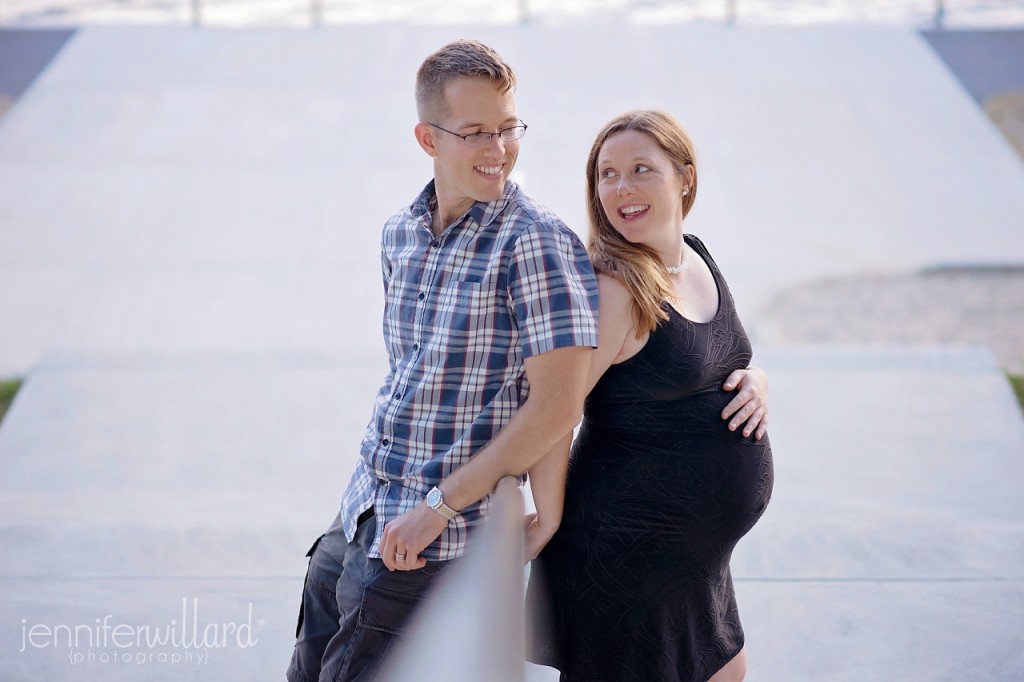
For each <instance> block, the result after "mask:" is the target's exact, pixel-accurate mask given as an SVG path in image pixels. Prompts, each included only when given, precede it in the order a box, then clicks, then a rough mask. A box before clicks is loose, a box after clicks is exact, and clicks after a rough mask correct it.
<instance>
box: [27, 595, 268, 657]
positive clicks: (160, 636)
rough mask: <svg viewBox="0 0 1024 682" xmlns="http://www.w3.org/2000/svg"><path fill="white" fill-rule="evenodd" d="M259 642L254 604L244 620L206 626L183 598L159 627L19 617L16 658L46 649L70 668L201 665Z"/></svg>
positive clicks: (109, 617) (194, 603) (111, 619)
mask: <svg viewBox="0 0 1024 682" xmlns="http://www.w3.org/2000/svg"><path fill="white" fill-rule="evenodd" d="M260 622H262V621H260ZM258 641H259V637H258V636H257V635H256V634H255V633H254V632H253V622H252V602H250V603H249V605H248V609H247V611H246V613H245V618H244V620H234V621H205V620H203V619H202V618H201V617H200V614H199V599H198V598H195V597H194V598H192V599H191V600H190V599H188V598H187V597H183V598H182V600H181V616H180V618H179V617H177V615H175V617H173V618H171V619H170V620H168V621H166V622H161V623H159V624H157V625H152V624H148V625H137V624H132V623H125V622H119V621H118V619H117V618H116V617H115V616H114V615H113V614H110V613H108V614H106V615H104V616H102V617H100V618H96V619H95V622H94V623H79V624H75V625H71V624H67V623H61V624H49V623H29V621H28V619H27V618H22V619H21V650H20V652H19V653H25V652H31V651H33V650H44V649H52V650H57V651H61V653H64V652H66V654H67V658H68V662H69V663H70V664H71V665H80V664H83V665H87V664H112V663H116V664H129V665H144V664H148V663H164V664H170V665H205V664H206V663H208V662H209V660H210V654H211V652H215V651H216V650H218V649H227V648H230V647H237V648H239V649H248V648H250V647H253V646H255V645H256V643H257V642H258Z"/></svg>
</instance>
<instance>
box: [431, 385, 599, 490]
mask: <svg viewBox="0 0 1024 682" xmlns="http://www.w3.org/2000/svg"><path fill="white" fill-rule="evenodd" d="M564 398H565V400H564V401H558V400H548V401H542V400H534V399H533V398H532V397H531V399H530V400H527V401H526V403H525V404H524V405H523V406H522V407H521V408H520V409H519V411H518V412H516V414H515V415H514V416H513V417H512V419H511V420H509V423H508V424H506V425H505V428H503V429H502V430H501V431H499V432H498V435H497V436H495V437H494V439H493V440H491V442H490V443H488V444H487V445H486V446H484V447H483V448H482V449H481V450H480V452H479V453H477V455H476V456H475V457H473V458H472V459H471V460H469V461H468V462H466V463H465V464H463V465H462V466H461V467H459V468H458V469H457V470H456V471H454V472H453V473H452V474H451V475H450V476H448V477H447V478H445V480H444V481H443V482H442V483H441V485H440V488H441V491H442V492H443V494H444V499H445V502H446V503H447V504H448V505H449V506H451V507H453V508H455V509H462V508H463V507H466V506H468V505H470V504H473V503H474V502H476V501H477V500H480V499H482V498H483V497H485V496H487V495H488V494H490V493H491V492H493V490H494V487H495V486H496V485H497V483H498V481H499V480H500V479H501V478H502V477H503V476H519V475H522V474H523V473H525V472H526V471H527V470H528V469H529V468H530V467H531V466H533V465H534V464H536V463H537V462H539V461H540V460H541V459H542V458H543V457H544V456H545V455H547V454H548V453H549V452H551V450H552V449H553V448H554V447H555V446H556V445H558V443H559V442H560V441H561V440H562V439H563V438H565V437H566V435H567V434H569V433H571V432H572V430H573V428H574V427H575V426H576V424H577V423H579V420H580V415H581V414H582V407H583V398H582V397H575V398H574V397H570V396H564ZM551 403H554V404H551Z"/></svg>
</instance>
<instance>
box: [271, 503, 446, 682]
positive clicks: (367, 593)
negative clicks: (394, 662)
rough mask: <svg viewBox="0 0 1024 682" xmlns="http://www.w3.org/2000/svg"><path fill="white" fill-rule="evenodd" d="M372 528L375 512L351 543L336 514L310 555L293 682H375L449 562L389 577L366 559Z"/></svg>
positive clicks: (291, 672) (291, 668) (291, 667)
mask: <svg viewBox="0 0 1024 682" xmlns="http://www.w3.org/2000/svg"><path fill="white" fill-rule="evenodd" d="M375 528H376V519H375V517H374V516H373V513H372V512H370V511H368V512H366V513H364V514H363V516H361V517H360V518H359V525H358V528H357V530H356V536H355V539H354V540H353V541H352V542H351V543H349V542H348V541H346V539H345V531H344V530H343V529H342V524H341V514H339V515H338V517H337V518H336V519H335V520H334V523H333V524H331V527H330V529H328V531H327V533H326V534H324V535H323V536H321V537H320V538H319V539H318V540H317V541H316V542H315V543H314V544H313V547H311V548H310V550H309V553H308V556H309V557H310V559H309V570H308V572H307V573H306V584H305V587H304V588H303V590H302V606H301V609H300V611H299V624H298V628H297V630H296V633H295V637H296V641H295V651H294V652H293V653H292V661H291V665H289V666H288V680H289V682H341V681H343V680H344V681H346V682H347V681H355V680H362V681H365V680H371V679H373V677H374V675H375V674H376V673H377V671H378V669H379V668H380V665H381V663H382V662H383V661H384V658H385V656H386V655H387V653H388V649H389V648H390V647H391V645H392V643H393V642H394V640H395V635H397V634H399V633H400V632H401V629H402V627H403V626H404V625H405V624H406V623H407V621H408V619H409V617H410V616H411V614H412V613H413V611H414V610H415V607H416V606H417V604H419V603H420V601H421V600H422V598H423V597H424V595H425V594H426V593H427V592H428V591H429V589H430V588H431V587H432V586H433V584H434V583H435V582H436V580H437V578H438V577H439V576H440V575H442V574H443V573H444V572H445V570H447V568H448V566H449V564H451V563H452V562H450V561H429V562H427V565H426V566H425V567H423V568H421V569H419V570H416V571H394V572H392V571H389V570H388V569H387V568H386V567H385V566H384V562H383V561H381V560H380V559H371V558H370V557H368V556H367V555H366V553H367V550H368V549H369V547H370V545H371V544H372V542H373V536H374V530H375Z"/></svg>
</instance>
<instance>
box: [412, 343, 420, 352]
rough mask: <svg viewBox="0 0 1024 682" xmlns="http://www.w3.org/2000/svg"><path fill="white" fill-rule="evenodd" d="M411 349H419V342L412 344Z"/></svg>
mask: <svg viewBox="0 0 1024 682" xmlns="http://www.w3.org/2000/svg"><path fill="white" fill-rule="evenodd" d="M412 349H413V350H419V349H420V344H418V343H414V344H412Z"/></svg>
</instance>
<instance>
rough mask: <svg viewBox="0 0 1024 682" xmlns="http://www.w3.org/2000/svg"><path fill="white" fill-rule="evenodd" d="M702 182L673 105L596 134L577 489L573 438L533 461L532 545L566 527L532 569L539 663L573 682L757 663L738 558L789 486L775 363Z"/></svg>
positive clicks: (732, 671)
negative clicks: (768, 373) (736, 279)
mask: <svg viewBox="0 0 1024 682" xmlns="http://www.w3.org/2000/svg"><path fill="white" fill-rule="evenodd" d="M696 189H697V169H696V165H695V159H694V151H693V145H692V143H691V141H690V139H689V137H688V136H687V134H686V133H685V131H684V130H683V129H682V128H681V127H680V125H679V124H678V123H677V122H676V121H675V120H674V119H673V118H672V117H671V116H669V115H667V114H665V113H663V112H658V111H635V112H629V113H626V114H623V115H621V116H619V117H617V118H615V119H614V120H612V121H611V122H610V123H608V124H607V125H606V126H605V127H604V129H603V130H602V131H601V132H600V133H599V134H598V136H597V139H596V140H595V141H594V144H593V147H592V148H591V152H590V157H589V159H588V161H587V197H588V206H589V213H590V223H591V234H590V240H589V245H588V246H589V250H590V254H591V258H592V260H593V262H594V266H595V269H596V270H597V271H598V273H599V286H600V313H599V319H600V332H599V334H600V342H599V344H600V345H599V348H598V349H597V350H596V351H595V354H594V361H593V362H594V367H593V368H592V372H591V380H592V384H591V385H592V386H593V388H592V391H591V392H590V395H589V397H588V398H587V403H586V408H585V413H584V419H583V423H582V425H581V427H580V431H579V434H578V437H577V439H576V441H575V443H574V444H573V448H572V458H571V463H570V464H569V465H568V476H567V480H566V482H565V486H564V488H563V485H562V481H563V476H565V468H566V460H567V458H566V456H565V454H564V450H563V451H562V452H557V451H556V452H553V453H551V455H549V456H548V457H545V459H544V460H543V461H542V462H541V463H539V464H538V465H537V466H536V467H534V469H532V470H531V472H530V475H531V486H532V488H533V492H534V498H535V502H536V506H537V510H538V511H537V516H536V517H535V518H533V519H532V522H531V523H530V524H529V526H528V531H527V543H528V544H527V553H528V556H531V555H532V554H534V553H535V552H536V551H538V550H539V548H540V547H541V546H543V545H544V541H545V540H546V539H547V538H548V537H551V533H552V532H554V528H555V527H557V533H555V534H554V536H553V537H551V540H550V542H549V543H548V544H547V546H546V547H545V548H544V550H543V552H542V553H541V554H540V557H539V559H538V560H537V561H536V562H534V569H535V570H534V571H533V572H532V576H531V584H530V592H531V599H533V600H538V599H541V600H544V601H547V602H548V603H549V604H550V610H551V616H552V617H551V619H550V625H551V631H550V632H542V633H540V634H539V635H538V636H536V637H535V639H536V645H535V646H534V648H533V651H532V655H531V658H532V660H534V661H535V662H537V663H542V664H544V665H551V666H554V667H557V668H559V669H560V670H561V671H562V676H561V679H562V680H564V681H565V680H571V681H576V680H642V681H644V682H652V681H667V680H679V681H685V682H697V681H698V680H699V681H702V682H703V681H706V680H709V679H710V680H714V682H720V681H725V680H741V679H743V675H744V673H745V665H746V662H745V655H744V653H743V644H744V638H743V630H742V628H741V626H740V621H739V617H738V614H737V610H736V600H735V595H734V592H733V586H732V578H731V576H730V573H729V560H730V557H731V554H732V550H733V548H734V547H735V546H736V543H737V541H738V540H739V539H740V538H741V537H742V536H743V535H744V534H745V533H746V532H747V531H748V530H750V528H751V527H752V526H753V525H754V523H755V522H756V521H757V520H758V518H759V517H760V516H761V514H762V513H763V511H764V509H765V507H766V505H767V504H768V500H769V497H770V496H771V490H772V482H773V473H772V457H771V448H770V446H769V444H768V440H767V438H766V437H764V432H765V428H766V425H767V420H766V408H765V405H764V376H763V373H761V372H760V370H748V369H744V368H746V367H747V366H748V364H749V362H750V359H751V346H750V342H749V341H748V339H747V336H746V333H745V332H744V330H743V326H742V325H741V324H740V321H739V319H738V317H737V315H736V310H735V306H734V304H733V300H732V296H731V294H730V293H729V289H728V288H727V286H726V284H725V280H724V279H723V278H722V275H721V273H720V272H719V270H718V267H717V266H716V265H715V262H714V260H712V258H711V256H710V254H709V253H708V251H707V249H706V248H705V247H704V245H703V243H702V242H701V241H700V240H699V239H697V238H696V237H693V236H691V235H686V236H685V237H684V234H683V220H684V218H685V217H686V215H687V213H688V212H689V210H690V208H691V207H692V206H693V202H694V196H695V194H696ZM737 389H739V390H738V391H737V393H736V394H734V393H732V391H736V390H737ZM723 417H724V419H723ZM741 424H743V425H744V428H742V429H741V430H739V429H738V427H739V426H740V425H741ZM563 492H564V514H562V502H563ZM560 516H561V524H560V525H559V524H558V522H557V519H558V518H559V517H560ZM541 576H543V578H542V577H541ZM544 579H546V581H545V580H544ZM545 582H546V593H545V585H544V583H545ZM535 603H536V601H535Z"/></svg>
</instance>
